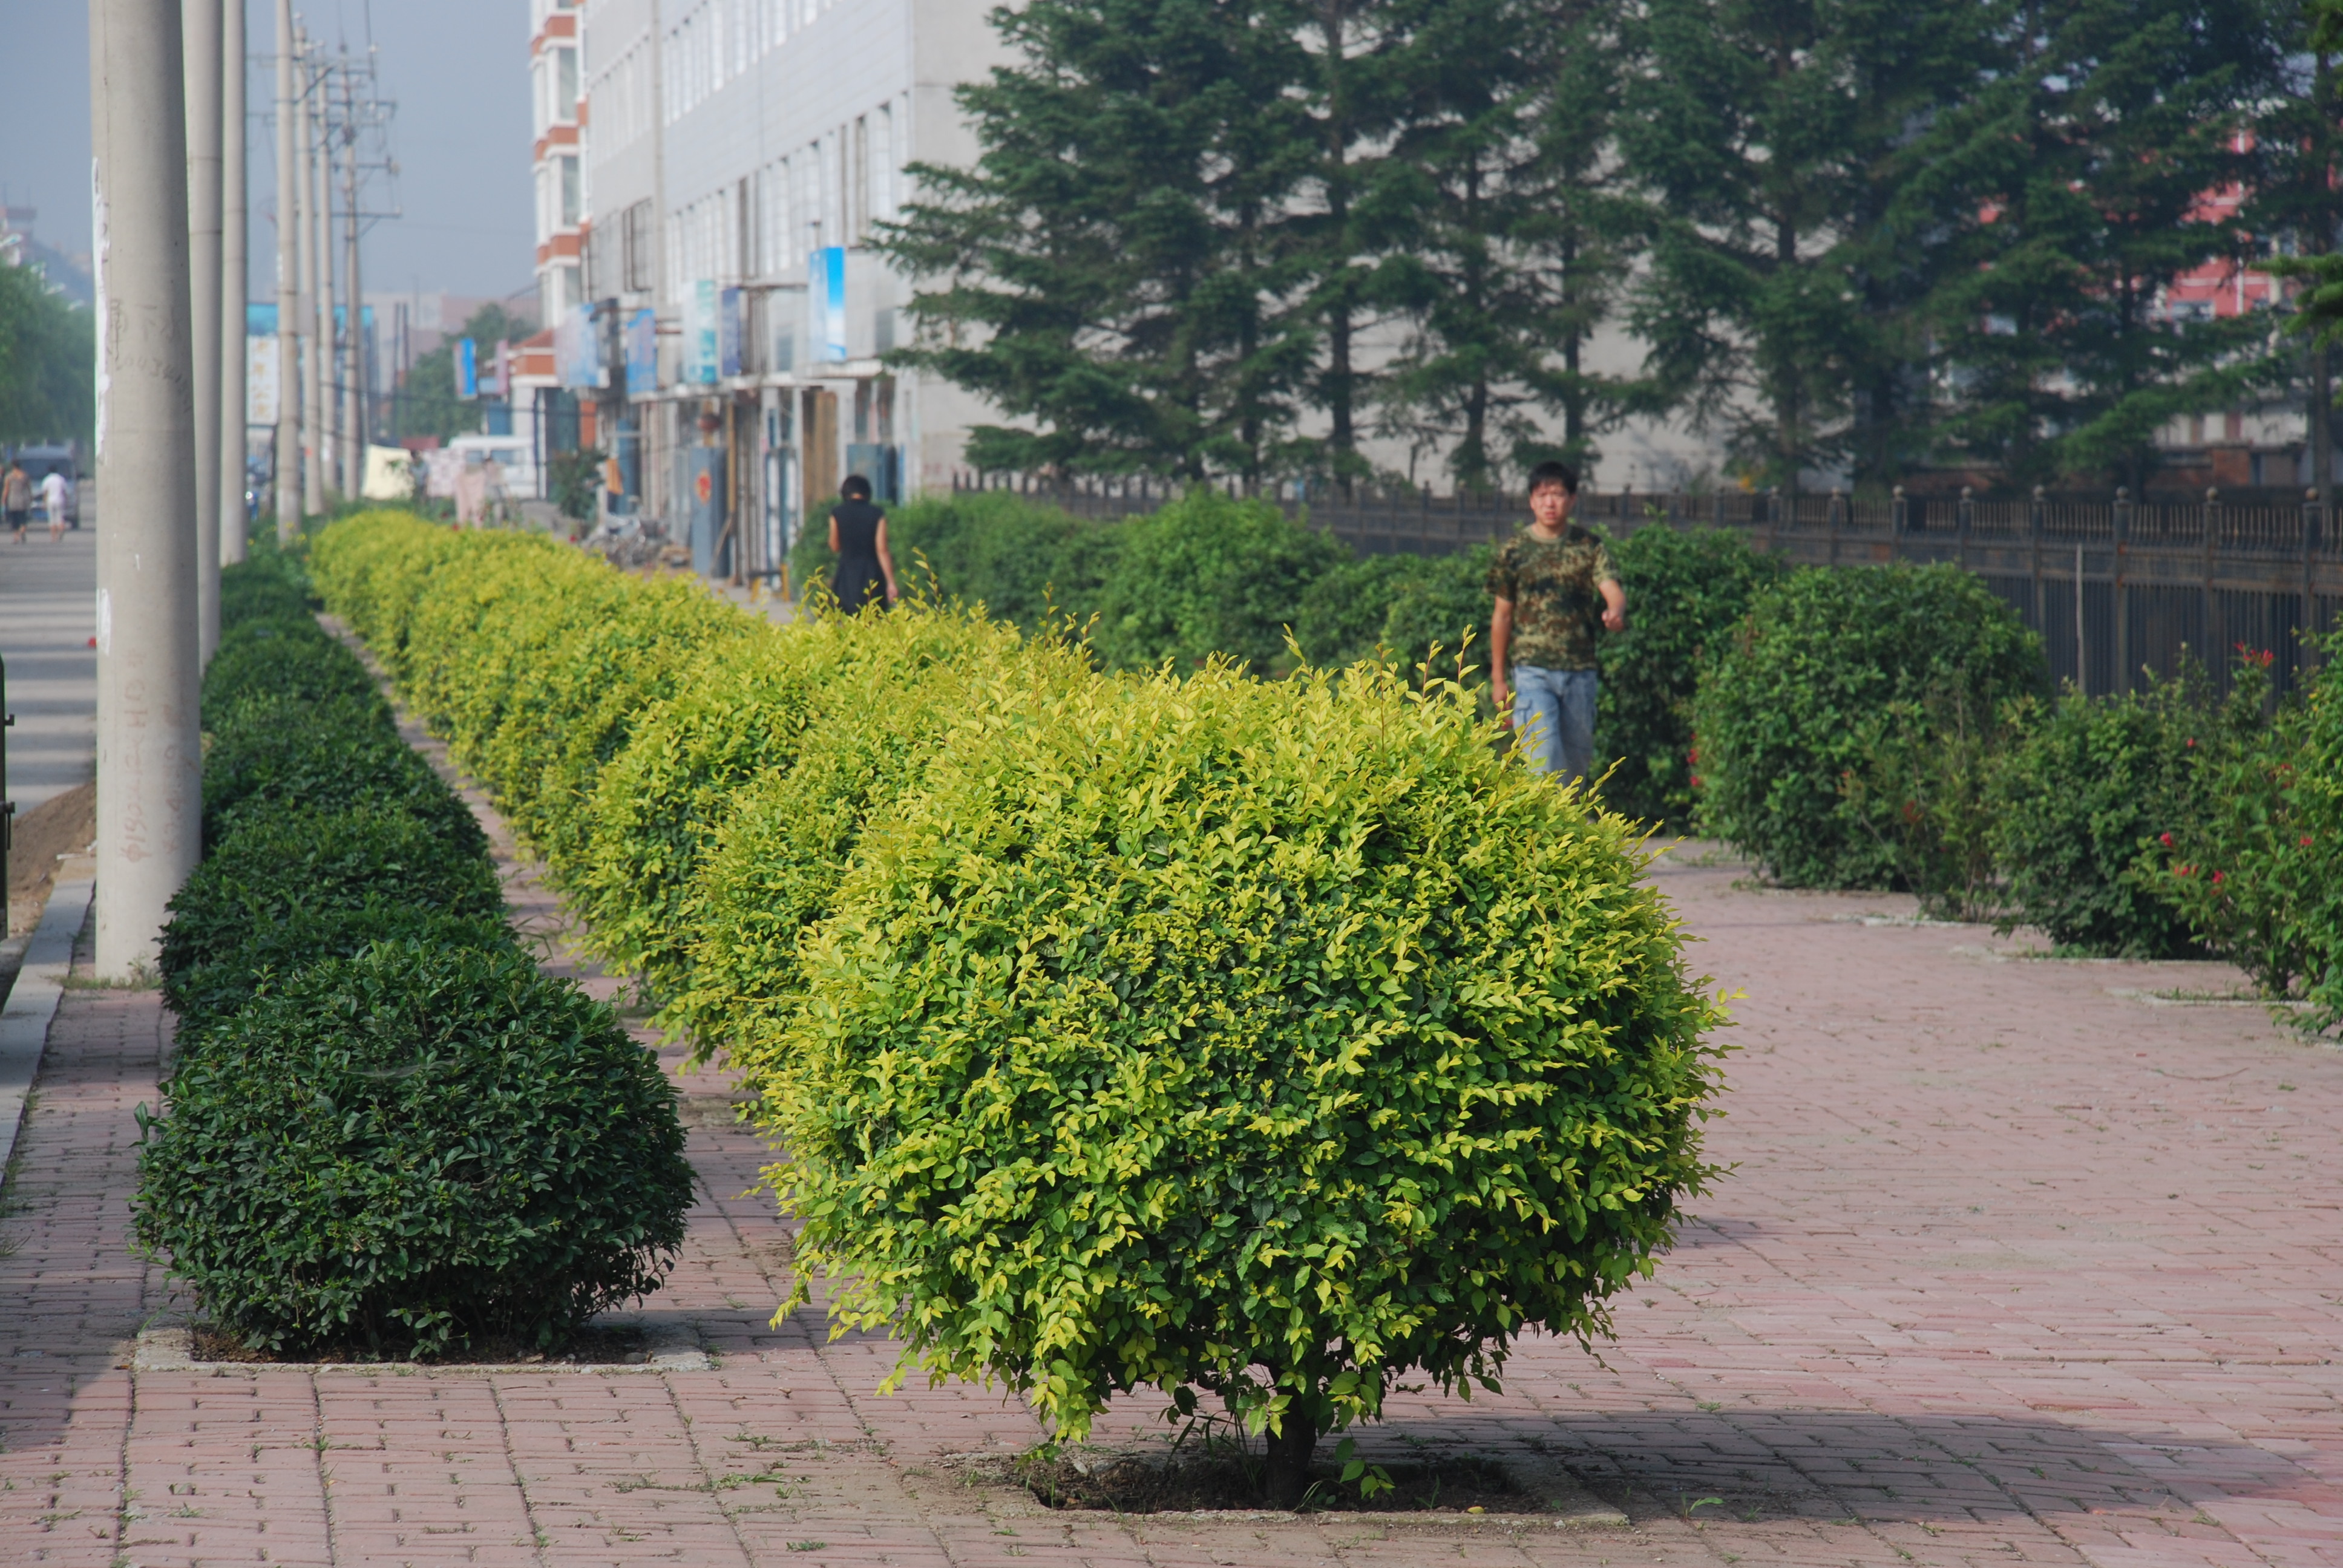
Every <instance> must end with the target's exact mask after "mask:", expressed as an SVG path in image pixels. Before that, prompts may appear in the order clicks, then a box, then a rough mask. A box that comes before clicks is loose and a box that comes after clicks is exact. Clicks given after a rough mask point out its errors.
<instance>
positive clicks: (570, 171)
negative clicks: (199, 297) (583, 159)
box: [556, 154, 585, 228]
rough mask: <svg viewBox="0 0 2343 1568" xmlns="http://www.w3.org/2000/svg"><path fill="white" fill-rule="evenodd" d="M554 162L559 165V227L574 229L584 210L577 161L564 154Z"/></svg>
mask: <svg viewBox="0 0 2343 1568" xmlns="http://www.w3.org/2000/svg"><path fill="white" fill-rule="evenodd" d="M556 161H557V162H558V163H559V164H560V165H561V226H562V227H564V228H576V227H577V226H578V218H579V216H580V215H581V214H582V213H583V211H584V210H585V202H584V200H583V193H581V192H580V191H579V190H578V160H577V159H576V158H575V157H573V156H568V155H566V154H565V155H564V156H562V157H560V158H559V159H558V160H556Z"/></svg>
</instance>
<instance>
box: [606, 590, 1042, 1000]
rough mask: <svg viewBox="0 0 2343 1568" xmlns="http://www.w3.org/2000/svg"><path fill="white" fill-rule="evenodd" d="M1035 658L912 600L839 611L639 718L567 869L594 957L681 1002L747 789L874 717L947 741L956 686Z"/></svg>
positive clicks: (706, 673) (739, 658)
mask: <svg viewBox="0 0 2343 1568" xmlns="http://www.w3.org/2000/svg"><path fill="white" fill-rule="evenodd" d="M1031 657H1048V656H1047V655H1046V654H1038V653H1037V654H1031V655H1029V654H1028V653H1027V651H1026V649H1025V648H1024V646H1023V645H1022V644H1021V642H1020V641H1019V638H1018V636H1017V633H1016V630H1015V629H1014V628H1011V627H1006V626H1001V625H998V624H995V623H992V622H990V621H986V620H984V619H982V618H980V617H977V616H974V615H971V614H968V613H965V612H963V611H960V610H957V609H943V608H933V607H928V606H920V605H907V606H905V607H903V608H900V609H899V610H897V611H896V612H895V613H893V614H891V615H886V616H875V617H873V616H865V617H860V618H851V619H850V618H841V617H830V618H824V619H822V620H820V621H817V622H815V623H814V624H813V625H811V626H808V627H803V628H797V629H795V630H794V631H792V632H791V633H789V635H787V636H785V637H779V638H762V639H759V640H757V641H755V642H752V643H748V644H745V645H742V646H741V647H739V648H737V649H728V650H727V655H726V657H722V658H711V659H709V660H708V661H707V662H706V664H705V665H704V666H702V667H701V668H699V670H698V671H697V672H696V676H697V678H695V679H694V680H692V681H691V682H690V683H689V685H687V686H686V687H684V688H683V689H679V690H678V691H677V692H676V693H675V695H673V696H672V697H670V698H669V699H666V700H665V701H663V702H661V703H659V705H657V706H656V707H654V708H652V709H649V711H648V712H647V713H645V714H643V715H641V716H640V717H639V719H637V720H636V721H635V722H634V724H633V725H632V727H631V729H630V730H629V738H628V744H627V746H626V748H625V749H623V750H622V751H620V752H618V754H617V756H615V757H614V758H613V759H611V760H610V762H609V765H608V767H607V768H604V769H602V770H601V771H600V773H599V776H598V779H599V781H598V784H597V785H596V786H595V789H594V791H593V799H592V800H591V803H590V807H589V811H588V822H587V823H586V824H585V825H584V826H585V833H584V839H585V844H584V848H583V849H581V850H580V851H579V852H578V854H577V855H576V856H575V857H574V858H573V859H572V860H571V861H570V862H569V863H568V864H566V865H565V866H564V867H563V868H562V877H561V880H562V886H563V889H564V890H565V891H566V892H567V893H568V895H569V898H570V901H571V904H572V906H573V907H574V908H575V909H576V910H577V911H578V914H579V915H581V916H582V917H584V919H585V920H586V921H587V923H588V927H589V928H590V930H591V936H590V938H589V940H590V941H591V943H592V946H593V950H594V951H595V952H596V953H597V954H598V956H599V957H601V958H602V959H604V960H606V961H607V962H608V963H609V964H610V965H612V966H613V967H614V968H617V969H619V970H625V971H628V972H630V973H634V974H639V975H640V976H641V977H642V978H643V980H644V982H645V984H646V986H647V987H648V989H649V991H650V992H651V993H652V994H653V995H655V996H659V997H660V998H662V999H671V998H674V997H676V996H677V995H679V993H680V992H681V991H682V990H683V988H684V986H685V984H686V981H687V980H688V978H689V970H690V949H691V944H692V941H693V939H694V935H695V933H696V932H698V931H699V930H701V929H702V927H703V926H704V924H705V923H706V917H707V912H708V910H707V901H706V900H707V895H706V894H705V893H704V892H703V891H702V890H701V888H700V885H699V879H698V873H699V869H700V867H701V864H702V862H703V861H704V860H705V859H706V857H707V855H708V852H709V850H710V849H712V848H713V847H714V845H715V842H716V839H717V835H718V833H719V829H721V828H722V827H723V825H724V823H725V821H726V820H727V819H728V818H729V816H730V814H731V811H732V807H733V804H734V802H735V800H736V799H738V798H739V796H740V795H741V792H742V791H743V790H744V789H749V787H750V786H752V785H753V784H754V783H755V781H757V780H759V779H768V778H770V779H775V780H777V781H778V782H781V785H782V788H784V789H786V788H788V785H787V784H786V780H787V779H789V778H792V777H794V773H793V771H792V770H793V769H795V768H796V767H797V766H798V765H799V759H800V756H801V754H802V752H804V751H805V750H807V749H810V750H813V751H815V752H821V751H824V750H826V749H835V748H836V747H837V746H838V745H839V744H840V740H841V738H844V737H849V736H851V735H853V734H856V733H859V732H860V731H861V730H863V729H867V728H869V727H870V726H871V725H872V724H874V723H875V724H877V725H879V726H880V727H882V728H885V729H889V730H890V732H899V731H908V732H910V734H911V735H912V736H913V737H914V738H916V735H917V733H918V732H919V731H920V730H922V729H925V730H930V731H935V732H940V730H941V729H943V728H944V727H945V726H946V725H947V724H948V723H949V722H950V717H949V715H948V714H946V713H940V712H936V711H932V710H933V709H935V707H936V705H937V703H938V702H939V701H940V699H943V698H944V696H945V692H946V690H947V689H948V688H950V686H952V685H953V684H955V683H956V681H957V680H958V679H960V678H964V677H965V675H966V673H967V672H969V671H971V670H976V669H980V668H990V667H993V666H995V665H998V664H1000V663H1001V662H1002V661H1004V660H1017V659H1021V658H1031ZM765 983H766V982H764V981H761V980H760V981H759V982H756V989H757V990H760V991H761V990H762V989H763V987H764V984H765ZM719 1009H720V1004H719ZM675 1021H677V1022H679V1023H681V1022H682V1021H683V1020H682V1019H681V1018H680V1017H679V1018H678V1019H677V1020H675ZM719 1032H722V1031H721V1030H720V1028H719ZM709 1043H713V1041H712V1040H711V1041H710V1042H709Z"/></svg>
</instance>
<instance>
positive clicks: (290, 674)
mask: <svg viewBox="0 0 2343 1568" xmlns="http://www.w3.org/2000/svg"><path fill="white" fill-rule="evenodd" d="M220 575H221V577H222V578H223V580H225V579H226V576H227V574H226V573H225V572H223V573H222V574H220ZM258 697H276V698H285V699H292V700H295V701H299V702H329V701H331V700H333V699H336V698H352V699H359V700H367V699H371V700H372V701H374V702H376V703H377V704H379V703H380V702H381V701H382V694H381V693H380V692H379V691H377V689H375V683H374V677H372V676H370V675H368V674H367V670H366V666H365V665H363V664H360V663H359V662H358V659H357V655H356V654H354V653H352V652H351V651H350V650H349V649H348V648H344V647H343V646H342V645H341V644H340V643H338V642H336V641H335V640H334V639H333V638H330V637H328V636H327V635H326V633H325V632H324V631H323V630H321V629H320V628H318V626H317V622H316V621H314V620H312V619H310V618H307V616H298V617H291V618H287V617H270V618H264V619H258V620H247V621H240V622H236V623H235V624H233V625H227V626H224V628H222V630H221V632H220V643H219V648H218V650H217V651H216V652H215V653H214V654H213V655H212V661H211V663H210V664H209V665H207V666H206V668H205V669H204V686H203V724H204V728H205V729H216V728H217V727H218V726H219V725H221V724H223V723H225V722H226V719H227V717H228V715H229V713H230V712H231V711H232V710H233V709H235V708H236V706H237V705H238V704H240V703H243V702H246V701H249V700H251V699H254V698H258Z"/></svg>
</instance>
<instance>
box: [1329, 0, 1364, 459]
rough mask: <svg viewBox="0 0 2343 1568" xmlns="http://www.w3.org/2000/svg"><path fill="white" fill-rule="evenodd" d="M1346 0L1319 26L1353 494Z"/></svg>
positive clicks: (1345, 436) (1336, 342) (1333, 306)
mask: <svg viewBox="0 0 2343 1568" xmlns="http://www.w3.org/2000/svg"><path fill="white" fill-rule="evenodd" d="M1344 9H1345V7H1344V5H1343V0H1332V4H1330V5H1327V7H1326V9H1325V14H1324V15H1323V17H1322V19H1321V21H1320V24H1319V26H1320V31H1321V33H1322V35H1323V37H1324V39H1325V44H1326V74H1327V76H1328V78H1329V81H1328V84H1327V93H1326V163H1327V177H1326V210H1327V216H1328V217H1329V219H1330V220H1331V222H1332V227H1333V236H1332V237H1333V242H1334V243H1333V247H1332V248H1333V254H1334V258H1335V266H1337V268H1338V269H1339V274H1338V276H1340V277H1341V282H1339V283H1338V284H1337V285H1336V286H1335V288H1334V293H1333V297H1332V300H1331V301H1330V302H1329V304H1328V307H1327V311H1326V377H1325V381H1324V383H1323V389H1324V394H1325V398H1326V415H1327V424H1328V431H1327V439H1326V444H1327V446H1328V447H1329V448H1330V450H1331V451H1332V457H1333V463H1332V467H1333V470H1334V487H1335V490H1336V493H1338V494H1339V495H1341V496H1342V498H1343V499H1345V500H1348V499H1349V498H1350V496H1351V467H1352V464H1353V460H1354V458H1355V457H1356V456H1357V453H1358V449H1359V435H1358V428H1357V426H1356V424H1355V421H1354V416H1353V409H1352V403H1353V399H1354V398H1355V397H1356V396H1357V390H1356V388H1357V378H1356V376H1355V374H1354V372H1353V368H1352V365H1351V331H1352V319H1351V279H1350V256H1351V248H1352V247H1351V177H1350V166H1349V153H1350V140H1351V125H1350V106H1349V101H1348V99H1347V97H1346V95H1344V93H1343V91H1342V86H1343V82H1342V59H1343V50H1344V48H1345V47H1346V46H1347V34H1348V26H1347V19H1346V17H1345V15H1344Z"/></svg>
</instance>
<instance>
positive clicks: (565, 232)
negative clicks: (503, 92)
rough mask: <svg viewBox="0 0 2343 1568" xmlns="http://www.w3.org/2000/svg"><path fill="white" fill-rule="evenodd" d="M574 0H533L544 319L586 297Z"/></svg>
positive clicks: (532, 83)
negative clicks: (581, 255) (581, 259)
mask: <svg viewBox="0 0 2343 1568" xmlns="http://www.w3.org/2000/svg"><path fill="white" fill-rule="evenodd" d="M584 11H585V7H584V6H583V5H580V4H579V3H578V0H530V16H529V23H530V26H529V45H528V48H529V65H528V80H529V131H530V134H531V135H532V136H534V137H535V138H536V146H535V149H534V152H533V155H532V157H531V168H532V172H533V173H534V175H535V176H536V194H537V297H538V306H539V308H540V309H541V310H543V312H544V314H545V319H546V320H548V321H553V320H558V319H559V317H560V316H561V313H562V312H563V311H565V310H568V309H569V308H570V307H573V306H576V305H578V304H579V303H581V302H582V301H583V300H584V299H585V298H586V291H585V280H584V278H583V277H582V276H580V273H579V257H578V253H579V250H580V247H581V246H582V244H583V240H584V234H585V229H586V213H587V204H586V165H585V156H584V146H583V143H584V140H585V136H584V132H585V121H586V100H585V96H584V94H583V93H582V92H581V91H580V85H581V77H580V75H579V72H580V53H581V45H582V44H583V42H584V40H583V39H582V38H580V36H579V26H578V24H579V20H580V18H581V17H582V16H583V15H584Z"/></svg>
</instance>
